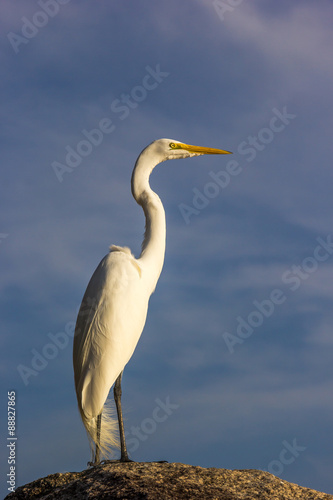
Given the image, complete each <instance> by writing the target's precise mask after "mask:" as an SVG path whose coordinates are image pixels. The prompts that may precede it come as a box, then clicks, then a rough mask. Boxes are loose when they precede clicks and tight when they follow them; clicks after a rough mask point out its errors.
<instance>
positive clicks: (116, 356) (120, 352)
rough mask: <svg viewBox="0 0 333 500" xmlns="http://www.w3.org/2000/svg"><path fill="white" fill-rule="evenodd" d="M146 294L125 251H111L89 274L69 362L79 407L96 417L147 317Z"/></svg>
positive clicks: (128, 356)
mask: <svg viewBox="0 0 333 500" xmlns="http://www.w3.org/2000/svg"><path fill="white" fill-rule="evenodd" d="M148 300H149V295H148V294H147V293H146V290H145V286H144V280H143V279H142V275H141V269H140V266H139V264H138V263H137V261H136V260H135V259H134V257H133V256H132V254H131V253H130V252H129V251H128V249H122V248H121V247H112V248H111V253H109V254H108V255H106V256H105V257H104V259H103V260H102V261H101V263H100V264H99V266H98V267H97V269H96V271H95V272H94V274H93V276H92V278H91V280H90V282H89V284H88V287H87V290H86V292H85V295H84V297H83V300H82V304H81V307H80V311H79V314H78V318H77V323H76V328H75V336H74V349H73V363H74V374H75V387H76V392H77V396H78V402H79V406H80V407H81V409H82V411H83V412H84V414H85V415H86V416H87V417H89V418H92V417H95V416H96V415H98V414H99V413H100V412H101V410H102V408H103V405H104V403H105V400H106V398H107V395H108V393H109V390H110V388H111V386H112V384H113V383H114V381H115V380H116V378H117V376H118V375H119V374H120V372H121V371H122V370H123V369H124V366H125V365H126V363H127V362H128V361H129V359H130V357H131V356H132V354H133V351H134V349H135V347H136V344H137V342H138V340H139V337H140V335H141V332H142V330H143V327H144V323H145V320H146V315H147V307H148Z"/></svg>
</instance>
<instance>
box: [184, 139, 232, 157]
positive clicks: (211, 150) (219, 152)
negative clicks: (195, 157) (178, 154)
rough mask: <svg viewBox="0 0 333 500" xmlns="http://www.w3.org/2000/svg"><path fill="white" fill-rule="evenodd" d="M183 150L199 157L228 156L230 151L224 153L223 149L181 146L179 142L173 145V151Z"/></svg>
mask: <svg viewBox="0 0 333 500" xmlns="http://www.w3.org/2000/svg"><path fill="white" fill-rule="evenodd" d="M176 148H177V149H178V148H179V149H185V150H186V151H190V153H196V154H199V155H230V154H232V152H231V151H224V149H215V148H203V147H201V146H191V145H190V144H183V143H181V142H179V143H177V144H175V149H176Z"/></svg>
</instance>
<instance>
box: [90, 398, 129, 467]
mask: <svg viewBox="0 0 333 500" xmlns="http://www.w3.org/2000/svg"><path fill="white" fill-rule="evenodd" d="M80 413H81V418H82V421H83V424H84V426H85V428H86V431H87V434H88V438H89V443H90V448H91V456H92V461H93V460H94V457H95V446H96V444H97V416H96V417H94V418H91V419H88V418H87V417H86V416H85V415H84V413H83V412H82V411H81V412H80ZM99 448H100V451H101V455H103V456H104V458H105V459H107V458H109V457H110V456H113V454H114V453H113V452H114V448H120V445H119V439H118V422H117V420H116V419H115V418H114V411H113V408H111V406H110V405H109V404H108V401H107V402H106V403H105V405H104V407H103V412H102V422H101V433H100V442H99Z"/></svg>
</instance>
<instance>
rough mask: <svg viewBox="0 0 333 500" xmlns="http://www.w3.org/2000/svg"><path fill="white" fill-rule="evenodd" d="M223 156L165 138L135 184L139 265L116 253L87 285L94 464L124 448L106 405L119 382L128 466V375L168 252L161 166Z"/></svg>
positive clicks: (79, 379) (84, 409)
mask: <svg viewBox="0 0 333 500" xmlns="http://www.w3.org/2000/svg"><path fill="white" fill-rule="evenodd" d="M223 153H228V151H223V150H219V149H211V148H201V147H198V146H190V145H188V144H183V143H180V142H178V141H173V140H171V139H159V140H157V141H155V142H153V143H152V144H150V145H149V146H148V147H147V148H145V149H144V150H143V151H142V153H141V154H140V156H139V158H138V159H137V162H136V164H135V167H134V170H133V174H132V182H131V186H132V193H133V196H134V198H135V200H136V201H137V203H138V204H139V205H141V206H142V208H143V210H144V214H145V217H146V231H145V236H144V240H143V244H142V251H141V255H140V257H139V258H138V259H136V258H135V257H134V256H133V255H132V253H131V251H130V250H129V248H126V247H118V246H115V245H112V246H111V247H110V253H109V254H107V255H106V256H105V257H104V258H103V259H102V261H101V262H100V264H99V266H98V267H97V269H96V270H95V272H94V274H93V276H92V278H91V280H90V282H89V284H88V286H87V289H86V292H85V294H84V297H83V300H82V303H81V307H80V310H79V314H78V318H77V322H76V328H75V336H74V348H73V364H74V378H75V389H76V394H77V400H78V406H79V410H80V415H81V418H82V420H83V423H84V425H85V427H86V430H87V432H88V435H89V437H90V441H91V444H92V448H93V447H94V446H93V445H94V444H95V445H96V451H95V455H94V464H96V463H99V460H100V450H101V451H102V453H103V454H104V455H107V454H108V452H109V451H110V448H112V447H114V446H117V445H118V441H117V436H116V425H117V424H116V421H115V420H114V419H113V418H112V414H111V413H110V411H109V410H108V408H107V407H106V406H105V402H106V399H107V396H108V393H109V391H110V388H111V387H112V385H113V384H114V383H115V382H116V384H115V400H116V405H117V411H118V421H119V430H120V442H121V460H123V461H127V460H129V459H128V455H127V450H126V444H125V436H124V430H123V422H122V414H121V403H120V397H121V385H120V383H121V375H122V372H123V370H124V367H125V365H126V364H127V363H128V361H129V360H130V358H131V356H132V354H133V352H134V350H135V347H136V345H137V343H138V340H139V338H140V335H141V333H142V330H143V327H144V324H145V321H146V316H147V310H148V301H149V297H150V296H151V294H152V293H153V291H154V290H155V287H156V284H157V281H158V278H159V276H160V273H161V271H162V267H163V261H164V253H165V235H166V229H165V213H164V209H163V205H162V202H161V200H160V198H159V197H158V196H157V194H156V193H154V192H153V191H152V190H151V188H150V186H149V176H150V174H151V172H152V170H153V168H154V167H155V166H156V165H157V164H158V163H161V162H162V161H164V160H167V159H177V158H186V157H189V156H197V155H201V154H223Z"/></svg>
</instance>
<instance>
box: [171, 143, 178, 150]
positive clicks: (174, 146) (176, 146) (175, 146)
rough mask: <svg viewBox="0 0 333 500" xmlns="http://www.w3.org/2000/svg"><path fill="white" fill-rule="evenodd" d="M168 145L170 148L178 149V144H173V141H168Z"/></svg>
mask: <svg viewBox="0 0 333 500" xmlns="http://www.w3.org/2000/svg"><path fill="white" fill-rule="evenodd" d="M169 147H170V149H180V146H179V144H175V143H174V142H170V144H169Z"/></svg>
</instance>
